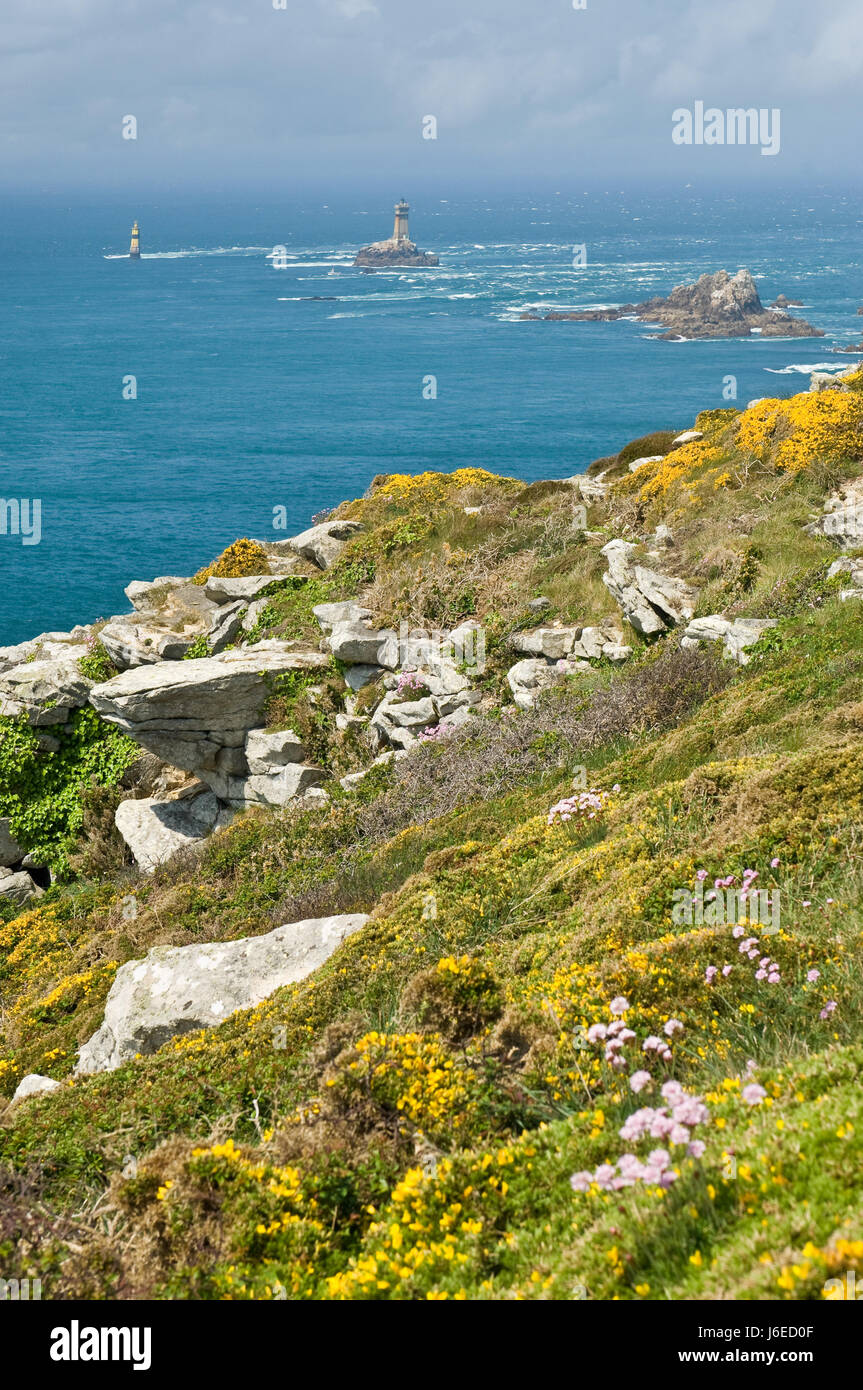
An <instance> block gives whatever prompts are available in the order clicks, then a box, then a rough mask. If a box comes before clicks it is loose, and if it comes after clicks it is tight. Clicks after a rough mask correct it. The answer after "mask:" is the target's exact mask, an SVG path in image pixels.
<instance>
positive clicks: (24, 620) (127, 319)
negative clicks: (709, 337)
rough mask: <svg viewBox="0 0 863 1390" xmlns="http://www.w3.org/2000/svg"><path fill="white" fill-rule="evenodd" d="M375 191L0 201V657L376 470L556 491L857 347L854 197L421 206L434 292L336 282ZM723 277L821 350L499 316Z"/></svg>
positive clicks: (384, 226) (296, 526)
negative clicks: (818, 335) (18, 524)
mask: <svg viewBox="0 0 863 1390" xmlns="http://www.w3.org/2000/svg"><path fill="white" fill-rule="evenodd" d="M392 192H393V194H394V195H395V196H398V195H401V194H402V193H403V192H406V193H407V194H408V196H410V189H405V190H403V189H401V188H396V189H394V190H392ZM395 196H394V197H392V198H390V199H389V200H387V199H385V198H378V197H375V198H374V199H371V198H368V197H367V198H361V197H356V196H355V197H348V196H344V197H343V201H342V204H341V205H336V204H335V203H332V204H330V205H324V204H323V203H322V202H321V201H315V200H313V199H312V198H311V197H309V198H306V199H305V200H304V199H302V198H297V199H296V200H295V201H292V202H288V201H284V200H283V201H277V200H275V199H272V200H270V201H267V200H266V199H262V198H260V197H259V198H257V199H252V198H250V199H248V200H246V201H244V202H240V201H239V200H237V199H236V198H234V199H233V200H232V201H231V200H225V199H223V198H215V197H212V198H207V197H202V196H198V195H196V196H193V195H192V194H188V195H185V196H184V195H182V194H176V195H174V196H173V197H172V198H171V199H170V200H169V199H167V198H165V199H164V200H162V201H159V202H157V201H155V200H153V199H152V198H149V199H142V200H141V201H140V203H136V204H135V205H132V204H131V203H130V202H129V200H128V198H126V197H125V196H124V197H122V198H121V197H119V196H113V197H108V196H103V197H101V198H99V199H96V198H91V199H89V200H88V199H87V198H85V197H83V196H82V197H80V198H76V199H72V198H70V197H65V198H61V197H59V196H48V195H43V196H36V195H35V194H32V193H29V194H27V195H22V196H20V197H17V198H14V197H13V198H8V197H7V198H6V199H4V212H3V214H2V226H0V382H2V387H0V497H2V498H5V499H9V498H16V499H34V498H38V499H40V500H41V508H42V522H41V528H42V532H41V540H40V543H39V544H38V545H29V546H28V545H24V544H23V543H22V537H20V536H16V535H11V534H5V535H4V534H0V645H2V644H5V643H11V642H15V641H20V640H22V639H23V638H25V637H29V636H33V635H35V634H37V633H39V632H42V631H45V630H51V629H61V628H67V627H69V626H72V625H73V624H75V623H78V622H87V621H91V620H93V619H96V618H99V617H105V616H108V615H109V614H112V613H116V612H123V611H126V609H127V608H128V604H127V602H126V600H125V598H124V595H123V587H124V585H125V584H127V583H128V582H129V581H130V580H131V579H151V578H153V577H154V576H155V575H157V574H188V573H192V572H193V571H194V570H195V569H197V568H198V567H199V566H201V565H202V564H204V563H205V562H207V561H208V560H209V559H211V558H212V557H213V556H214V555H216V554H217V553H218V552H219V551H220V550H221V549H222V548H223V547H224V546H225V545H227V544H228V543H230V542H231V541H232V540H234V539H235V538H236V537H237V536H252V537H258V538H262V539H268V538H269V539H280V538H283V537H284V535H285V534H286V533H285V532H284V531H279V532H275V531H274V530H273V514H274V508H278V507H285V508H287V512H288V518H289V525H290V528H291V530H289V531H288V532H287V534H291V533H292V532H293V531H294V530H297V531H298V530H300V529H302V528H303V527H305V526H306V525H308V523H309V520H310V517H311V516H312V514H313V513H315V512H318V511H320V510H322V509H323V508H326V507H331V506H334V505H335V504H336V503H338V502H340V501H342V500H343V499H345V498H349V497H354V496H357V495H359V494H361V493H362V492H363V491H364V490H365V488H366V487H367V486H368V484H369V482H370V480H371V479H372V478H373V477H374V475H375V474H377V473H385V472H393V471H399V472H408V473H414V472H420V471H422V470H424V469H428V468H434V469H445V470H451V469H454V468H461V467H466V466H481V467H485V468H489V469H492V470H494V471H496V472H500V473H507V474H515V475H518V476H520V477H522V478H525V479H528V480H533V479H537V478H553V477H564V476H568V475H570V474H573V473H576V472H578V471H580V470H582V469H584V468H585V467H586V466H587V464H589V463H590V462H591V460H592V459H594V458H597V457H599V456H602V455H605V454H609V453H612V452H615V451H616V450H617V449H619V448H620V447H621V446H622V445H623V444H624V443H626V442H627V441H628V440H630V439H632V438H634V437H635V436H637V435H640V434H643V433H646V432H647V431H649V430H653V429H657V428H665V427H681V428H683V427H686V426H688V425H689V424H690V423H691V421H692V419H693V417H694V415H695V413H696V412H697V411H698V410H700V409H704V408H708V407H720V406H722V405H724V404H728V402H727V401H725V400H723V383H724V381H725V379H726V378H727V377H728V376H734V377H735V378H736V380H737V391H738V402H737V403H738V404H745V403H746V401H747V400H749V399H751V398H753V397H756V396H764V395H791V394H793V393H794V392H795V391H798V390H800V389H802V388H805V386H806V385H807V374H808V373H809V372H810V371H811V370H812V369H813V368H814V367H819V366H825V365H830V366H833V367H836V368H838V367H841V366H843V365H847V364H848V363H849V362H851V361H854V360H855V359H854V358H849V357H844V358H843V357H836V356H834V355H833V354H832V351H831V350H832V349H833V348H834V347H837V346H841V345H843V344H848V343H851V342H857V341H859V340H860V338H861V336H863V319H861V318H858V317H857V315H856V310H857V307H858V306H859V305H860V304H863V275H861V245H863V201H861V199H860V197H859V196H858V195H856V194H854V195H852V194H850V193H848V194H845V195H843V194H842V193H840V192H836V191H835V190H825V189H820V190H818V189H814V190H803V191H801V190H797V191H795V192H794V193H788V194H787V195H778V194H776V193H770V194H760V193H748V194H746V195H743V194H740V195H737V196H733V195H730V194H726V193H713V194H711V195H706V194H705V193H704V192H703V190H698V189H695V188H681V187H678V188H676V189H667V188H666V189H661V190H656V189H655V190H652V191H644V190H640V191H636V190H628V191H627V190H624V191H620V190H609V191H605V190H603V189H595V190H592V191H587V192H571V191H570V192H561V193H559V194H557V193H547V194H543V195H542V196H541V197H539V196H537V197H530V196H528V195H527V194H521V195H519V196H514V197H508V198H503V197H499V198H497V199H492V198H490V199H489V200H488V201H486V200H484V199H479V198H478V199H474V200H468V199H465V198H463V197H462V198H460V199H458V200H456V199H455V198H453V199H452V200H450V201H443V200H441V199H439V198H437V197H434V198H431V197H429V196H428V195H426V196H424V197H423V198H416V199H415V201H414V204H413V207H412V212H411V235H412V237H413V239H414V240H415V241H417V242H418V244H419V245H420V246H421V247H422V248H423V249H425V250H430V251H434V252H436V253H437V254H438V255H439V256H440V262H441V264H440V268H439V269H438V270H429V271H401V272H400V271H392V272H388V273H385V274H376V275H364V274H361V273H360V272H358V271H355V270H353V268H352V267H351V260H352V258H353V255H354V253H355V251H356V249H357V247H359V246H361V245H363V244H365V243H367V242H370V241H373V240H377V239H379V238H382V237H385V236H388V235H389V234H390V232H391V227H392V203H393V202H394V201H395ZM134 218H138V220H139V221H140V224H141V245H142V250H143V257H142V259H141V260H140V261H139V262H133V261H130V260H129V259H128V257H127V256H126V254H125V253H126V252H127V251H128V243H129V230H130V227H131V224H132V221H133V219H134ZM582 244H584V245H585V246H586V250H587V265H586V266H585V267H583V268H574V267H573V264H572V261H573V248H574V247H575V246H579V245H582ZM277 245H284V246H285V247H286V248H287V266H286V268H283V269H278V268H275V267H274V265H273V260H272V251H273V247H274V246H277ZM741 266H748V267H749V269H750V270H751V271H752V272H753V274H754V275H755V276H756V279H757V282H758V285H759V290H760V292H761V297H762V299H763V300H764V302H765V303H769V302H770V301H771V300H772V299H773V298H774V297H775V295H776V294H777V293H780V292H784V293H785V294H787V295H789V296H790V297H792V298H797V299H800V300H802V301H803V305H804V307H803V308H802V309H800V310H799V311H796V312H798V313H800V314H801V315H802V316H803V317H804V318H807V319H808V320H809V321H810V322H812V323H814V324H816V325H818V326H819V327H821V328H823V329H825V330H826V333H827V336H826V338H822V339H796V340H776V339H773V340H769V341H764V342H760V341H758V340H757V339H752V340H747V341H742V342H741V341H728V340H726V341H719V342H704V341H697V342H687V343H668V342H660V341H658V340H657V339H656V337H655V334H654V333H653V332H652V331H651V330H650V329H649V328H648V327H646V326H645V325H642V324H637V323H630V322H620V323H592V324H591V323H585V324H573V323H529V322H522V321H520V319H519V315H520V314H521V313H522V312H524V310H525V309H528V308H536V307H542V308H573V307H591V306H595V305H599V304H616V303H621V302H626V301H630V300H631V301H637V300H640V299H644V298H647V297H649V296H651V295H654V294H665V293H667V292H668V291H669V290H670V289H671V288H672V287H673V286H674V285H676V284H679V283H681V282H683V281H691V280H693V279H695V278H696V277H697V276H698V275H700V274H702V273H704V272H705V271H715V270H718V269H721V268H723V267H724V268H726V269H728V270H730V271H734V270H736V269H738V268H739V267H741ZM129 377H134V378H135V379H136V384H137V398H136V399H124V395H123V391H124V379H128V378H129ZM429 377H434V378H435V379H436V389H437V395H436V398H434V399H426V398H424V393H423V386H424V381H425V380H426V379H427V378H429ZM127 394H128V383H127ZM428 394H429V392H428V390H427V391H426V395H428Z"/></svg>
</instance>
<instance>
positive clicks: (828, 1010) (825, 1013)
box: [818, 999, 839, 1018]
mask: <svg viewBox="0 0 863 1390" xmlns="http://www.w3.org/2000/svg"><path fill="white" fill-rule="evenodd" d="M838 1007H839V1006H838V1004H837V1003H836V1000H835V999H828V1000H827V1003H826V1004H825V1005H824V1008H823V1009H822V1010H821V1012H820V1014H819V1015H818V1017H819V1018H829V1017H830V1015H831V1014H832V1013H833V1011H834V1009H837V1008H838Z"/></svg>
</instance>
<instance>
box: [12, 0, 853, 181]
mask: <svg viewBox="0 0 863 1390" xmlns="http://www.w3.org/2000/svg"><path fill="white" fill-rule="evenodd" d="M4 11H5V14H4V28H3V41H2V50H0V72H2V82H0V167H2V173H3V176H4V177H5V178H6V179H7V180H9V181H11V182H13V183H14V182H15V181H18V180H22V179H27V180H34V181H38V182H40V183H45V182H46V181H47V182H50V181H51V180H58V181H69V180H84V181H87V182H93V183H99V182H110V183H119V184H123V183H126V182H128V183H130V184H131V183H135V182H140V181H148V182H157V181H159V180H186V181H189V182H195V183H201V182H205V183H206V182H207V181H213V180H224V179H226V178H228V179H230V178H232V177H237V178H246V179H252V178H254V179H258V180H260V181H263V182H270V183H272V184H274V185H276V184H279V185H284V183H285V182H286V181H294V182H297V181H302V180H306V179H312V178H315V177H317V178H322V179H352V180H355V181H362V180H364V179H369V178H372V177H374V178H375V180H376V181H378V182H379V181H380V178H381V177H390V176H397V174H398V173H399V172H401V171H409V172H410V173H411V174H412V175H414V176H415V177H416V178H417V179H418V180H422V179H424V178H435V179H438V180H441V181H444V182H445V181H447V180H449V179H452V180H458V179H461V178H467V177H469V176H472V177H474V176H477V175H479V176H480V178H481V177H482V176H483V174H484V173H497V174H503V173H506V174H507V175H508V176H509V177H511V178H514V179H524V178H528V177H530V176H532V175H536V174H548V175H549V176H551V177H555V176H557V175H558V174H559V175H560V177H564V176H565V175H567V174H569V173H573V174H577V176H578V177H579V178H582V177H584V176H587V175H589V174H591V173H595V174H599V173H602V174H609V175H611V174H617V173H620V174H625V173H636V172H643V173H656V174H663V173H672V172H674V171H681V172H685V173H687V174H689V173H691V172H693V171H695V172H701V173H702V174H705V175H707V176H709V175H710V173H711V172H712V170H713V169H714V168H715V169H720V168H721V169H725V170H728V169H730V168H732V167H733V168H734V170H735V171H736V172H738V173H739V174H740V176H741V177H746V176H747V175H751V176H761V177H763V176H765V174H766V170H765V164H767V163H768V161H760V162H759V161H758V158H757V152H754V151H735V152H733V154H732V152H730V151H728V150H710V151H705V150H704V149H701V150H698V151H693V150H689V149H681V148H679V147H675V146H673V145H672V142H671V139H670V129H671V111H672V110H673V109H674V107H675V106H678V105H689V104H691V102H692V101H694V100H695V99H696V98H700V99H703V100H704V101H705V102H707V104H708V105H710V104H715V105H718V106H726V105H729V106H730V105H747V106H749V105H755V106H780V107H781V108H782V112H783V151H782V161H781V172H782V174H783V175H786V176H789V177H794V176H795V175H798V174H800V175H804V174H808V175H811V174H813V173H814V174H818V175H820V176H824V177H829V176H831V175H833V176H837V177H841V176H849V175H850V172H851V170H852V169H853V168H854V159H853V156H854V149H855V140H856V132H855V125H856V121H855V119H854V118H855V109H856V100H857V93H858V89H859V83H860V78H861V75H863V9H861V7H860V4H859V0H833V3H832V4H831V5H830V6H829V8H828V7H824V6H818V5H813V4H812V3H811V0H781V3H780V0H653V3H649V4H646V3H644V0H588V8H587V9H586V10H578V11H576V10H573V8H572V5H571V3H570V0H541V3H537V0H436V3H434V4H427V3H426V2H425V0H422V3H420V0H288V7H287V9H285V10H276V9H274V8H273V4H272V0H230V2H229V0H224V3H213V2H212V0H56V3H54V4H52V5H50V6H34V4H33V0H4ZM127 114H132V115H135V116H136V117H137V119H138V122H139V138H138V140H137V141H123V140H122V139H121V135H120V130H121V120H122V118H123V116H125V115H127ZM427 114H433V115H435V116H436V117H437V119H438V122H439V139H438V141H437V142H435V143H434V144H433V142H423V141H422V140H421V138H420V122H421V118H422V117H423V116H424V115H427ZM731 158H733V159H734V160H736V163H735V164H734V165H733V166H732V164H731V163H730V162H729V161H730V159H731ZM711 160H712V161H713V162H712V164H711V163H710V161H711ZM770 163H771V164H772V165H773V166H774V168H775V166H778V165H779V164H780V161H779V160H776V161H770ZM773 172H774V171H773V170H771V175H772V173H773Z"/></svg>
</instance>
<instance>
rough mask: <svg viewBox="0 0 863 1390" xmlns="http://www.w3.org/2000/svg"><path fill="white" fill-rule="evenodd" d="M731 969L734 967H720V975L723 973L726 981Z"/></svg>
mask: <svg viewBox="0 0 863 1390" xmlns="http://www.w3.org/2000/svg"><path fill="white" fill-rule="evenodd" d="M733 969H734V966H733V965H723V967H722V973H723V975H724V976H725V978H726V979H728V976H729V975H730V974H731V972H732V970H733Z"/></svg>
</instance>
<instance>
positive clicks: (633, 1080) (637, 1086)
mask: <svg viewBox="0 0 863 1390" xmlns="http://www.w3.org/2000/svg"><path fill="white" fill-rule="evenodd" d="M649 1085H650V1072H649V1071H634V1072H633V1073H632V1076H631V1077H630V1078H629V1089H630V1090H631V1091H634V1092H635V1094H636V1095H638V1093H639V1091H643V1090H644V1088H645V1086H649Z"/></svg>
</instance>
